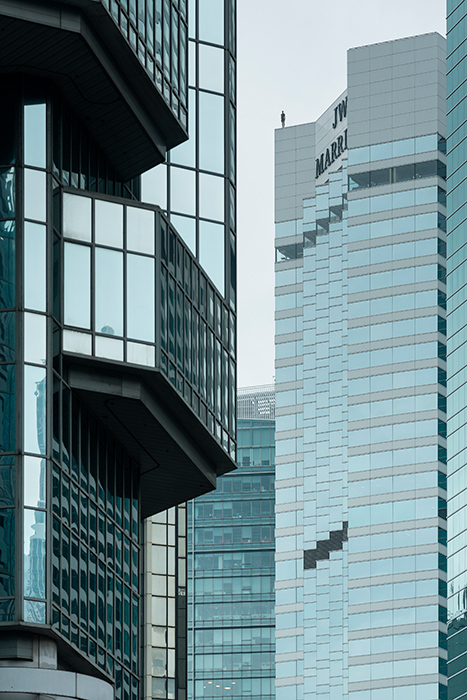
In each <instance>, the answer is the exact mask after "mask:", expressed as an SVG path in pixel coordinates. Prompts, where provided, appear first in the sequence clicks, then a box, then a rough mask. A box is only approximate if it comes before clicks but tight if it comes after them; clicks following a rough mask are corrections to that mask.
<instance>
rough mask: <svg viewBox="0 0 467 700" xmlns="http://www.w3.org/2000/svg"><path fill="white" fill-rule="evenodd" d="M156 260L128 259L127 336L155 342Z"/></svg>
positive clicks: (134, 256) (136, 257)
mask: <svg viewBox="0 0 467 700" xmlns="http://www.w3.org/2000/svg"><path fill="white" fill-rule="evenodd" d="M154 307H155V283H154V260H153V258H146V257H144V256H142V255H128V257H127V311H126V312H127V336H128V337H129V338H134V339H135V340H146V341H148V342H154V339H155V337H154V332H155V330H154V329H155V316H154V314H155V308H154Z"/></svg>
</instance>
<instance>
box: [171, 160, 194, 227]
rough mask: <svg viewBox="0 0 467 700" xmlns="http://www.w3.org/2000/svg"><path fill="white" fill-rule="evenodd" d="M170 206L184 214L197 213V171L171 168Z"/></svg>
mask: <svg viewBox="0 0 467 700" xmlns="http://www.w3.org/2000/svg"><path fill="white" fill-rule="evenodd" d="M170 173H171V190H170V192H171V195H170V208H171V210H172V211H177V212H180V213H182V214H191V215H193V216H194V215H195V172H194V171H193V170H185V169H183V168H175V167H174V168H171V171H170Z"/></svg>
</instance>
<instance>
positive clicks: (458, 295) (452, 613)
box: [447, 0, 467, 700]
mask: <svg viewBox="0 0 467 700" xmlns="http://www.w3.org/2000/svg"><path fill="white" fill-rule="evenodd" d="M466 22H467V2H465V1H464V0H462V1H461V2H454V1H453V0H449V1H448V18H447V64H448V69H447V85H448V90H447V94H448V101H449V107H448V114H447V125H448V139H447V163H448V180H447V190H448V195H447V207H448V236H447V246H448V264H447V268H448V278H447V284H448V302H447V305H448V377H449V379H448V405H449V420H448V493H449V496H450V500H449V507H448V512H449V518H448V533H449V541H448V571H449V582H448V658H449V662H448V675H449V697H450V698H452V700H457V698H461V697H464V695H465V688H466V683H467V597H466V590H467V567H466V565H465V547H466V545H467V532H466V522H465V519H466V513H467V508H466V505H465V504H466V501H465V482H466V473H467V453H466V449H465V434H466V425H467V408H466V401H465V372H466V370H465V364H466V363H465V347H466V334H465V310H466V300H467V294H466V291H467V287H466V286H465V275H466V265H467V262H466V260H467V257H466V250H467V248H466V245H465V231H466V217H467V207H466V203H465V183H466V179H465V178H466V167H467V165H466V163H467V157H466V154H467V131H466V123H465V104H466V89H465V71H466V67H467V43H466V41H465V36H466V35H465V26H466Z"/></svg>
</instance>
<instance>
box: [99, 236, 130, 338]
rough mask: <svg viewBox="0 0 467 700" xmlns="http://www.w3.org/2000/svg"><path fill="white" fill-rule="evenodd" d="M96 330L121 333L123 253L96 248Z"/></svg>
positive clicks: (109, 333) (114, 333)
mask: <svg viewBox="0 0 467 700" xmlns="http://www.w3.org/2000/svg"><path fill="white" fill-rule="evenodd" d="M95 295H96V299H95V304H96V331H98V332H99V333H107V334H108V335H123V254H122V253H118V252H117V251H115V250H106V249H105V248H96V276H95Z"/></svg>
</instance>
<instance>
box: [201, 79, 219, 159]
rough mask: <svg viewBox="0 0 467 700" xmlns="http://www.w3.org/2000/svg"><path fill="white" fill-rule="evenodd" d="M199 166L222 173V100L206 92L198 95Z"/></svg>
mask: <svg viewBox="0 0 467 700" xmlns="http://www.w3.org/2000/svg"><path fill="white" fill-rule="evenodd" d="M199 166H200V168H202V169H203V170H211V171H213V172H217V173H222V172H223V171H224V98H223V97H222V96H221V95H213V94H211V93H208V92H200V93H199Z"/></svg>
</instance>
